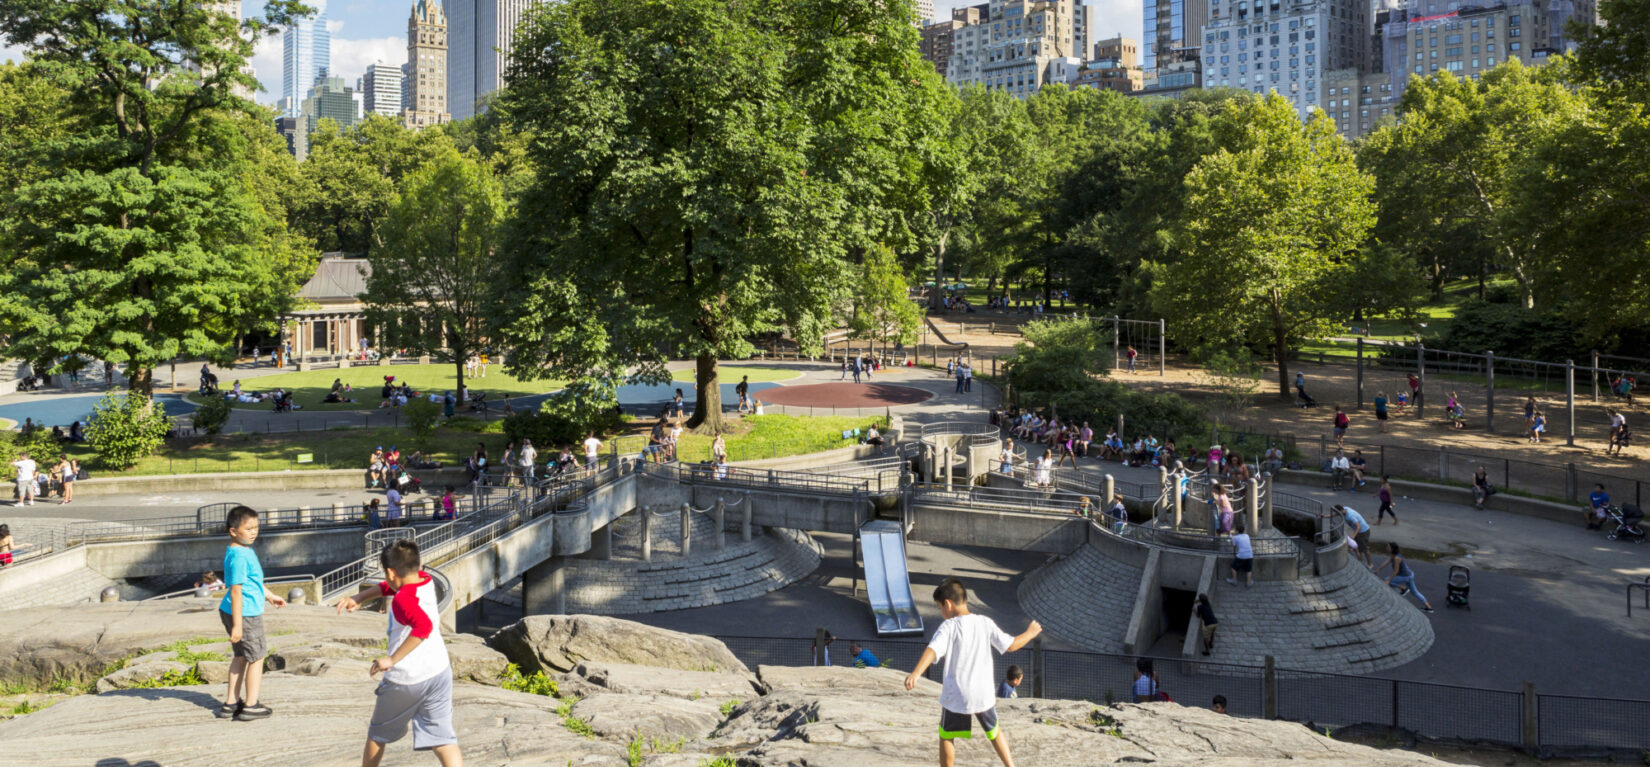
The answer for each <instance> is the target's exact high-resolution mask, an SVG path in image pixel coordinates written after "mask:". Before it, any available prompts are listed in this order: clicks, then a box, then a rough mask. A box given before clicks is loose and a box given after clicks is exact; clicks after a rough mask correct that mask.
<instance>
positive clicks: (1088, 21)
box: [1071, 0, 1100, 59]
mask: <svg viewBox="0 0 1650 767" xmlns="http://www.w3.org/2000/svg"><path fill="white" fill-rule="evenodd" d="M1071 39H1072V45H1073V46H1075V47H1074V48H1073V49H1072V50H1074V51H1076V53H1073V54H1072V55H1073V56H1077V57H1079V58H1082V59H1087V58H1088V56H1089V50H1090V48H1091V47H1092V46H1093V45H1094V41H1096V40H1098V39H1100V10H1099V8H1097V7H1091V6H1088V5H1084V4H1083V3H1082V2H1081V1H1080V0H1078V2H1077V7H1076V8H1074V9H1073V13H1072V16H1071Z"/></svg>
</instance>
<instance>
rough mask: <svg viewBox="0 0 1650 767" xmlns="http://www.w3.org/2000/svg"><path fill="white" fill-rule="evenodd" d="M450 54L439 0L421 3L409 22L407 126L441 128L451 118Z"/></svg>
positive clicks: (404, 102)
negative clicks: (449, 110) (448, 92)
mask: <svg viewBox="0 0 1650 767" xmlns="http://www.w3.org/2000/svg"><path fill="white" fill-rule="evenodd" d="M464 1H465V0H460V2H464ZM447 54H448V51H447V14H446V13H444V12H442V10H441V6H440V5H438V4H436V0H418V3H417V4H416V5H414V6H413V9H412V16H411V17H409V18H408V19H407V63H406V64H404V65H402V73H403V75H404V76H405V79H404V80H403V82H404V85H403V86H402V92H403V97H402V100H401V121H402V124H404V125H406V126H407V127H409V128H415V129H416V128H422V127H424V126H426V125H440V124H442V123H444V122H447V121H448V120H450V119H451V115H449V114H448V113H447V87H448V82H449V80H448V73H447V63H448V61H449V58H448V55H447Z"/></svg>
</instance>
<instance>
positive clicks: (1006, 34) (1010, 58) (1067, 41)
mask: <svg viewBox="0 0 1650 767" xmlns="http://www.w3.org/2000/svg"><path fill="white" fill-rule="evenodd" d="M1178 1H1179V0H1176V2H1178ZM987 6H988V10H989V13H990V17H989V18H988V19H982V20H981V21H980V23H978V24H972V25H969V26H965V27H962V28H960V29H957V30H956V31H955V32H954V33H953V35H952V43H951V62H950V64H948V65H947V66H946V68H945V78H946V80H948V81H950V82H951V83H952V84H954V85H967V84H969V83H979V84H980V85H983V86H985V87H986V88H990V89H993V90H1002V91H1007V92H1008V93H1009V94H1011V95H1013V96H1016V97H1019V98H1024V97H1026V96H1030V95H1031V94H1033V93H1035V92H1036V91H1037V89H1038V88H1041V87H1043V84H1044V83H1046V82H1050V81H1058V82H1064V79H1063V78H1064V75H1063V74H1061V75H1058V76H1056V75H1055V74H1051V71H1050V67H1051V66H1053V65H1054V64H1055V62H1056V61H1058V62H1059V64H1058V68H1059V69H1060V70H1061V71H1062V72H1064V71H1066V70H1067V69H1074V68H1075V67H1076V66H1077V65H1078V64H1080V63H1081V62H1082V59H1083V57H1084V56H1085V55H1086V54H1084V53H1083V52H1080V51H1078V50H1077V43H1076V39H1075V37H1074V33H1075V31H1076V29H1077V26H1076V22H1075V17H1076V7H1075V5H1074V4H1073V2H1072V0H991V2H990V3H988V4H987Z"/></svg>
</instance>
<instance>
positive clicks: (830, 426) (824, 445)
mask: <svg viewBox="0 0 1650 767" xmlns="http://www.w3.org/2000/svg"><path fill="white" fill-rule="evenodd" d="M873 423H874V424H876V426H877V428H878V429H887V428H888V419H887V418H884V417H882V416H876V417H853V416H800V415H753V416H745V417H744V418H740V419H733V420H730V421H729V422H728V424H729V427H728V428H729V430H728V431H727V432H726V433H725V434H724V435H723V437H722V438H723V440H724V441H725V442H726V443H727V446H728V460H730V461H753V460H757V459H761V458H779V457H783V456H788V455H803V454H806V453H817V452H820V451H823V450H833V449H835V448H839V447H847V446H849V445H853V444H856V442H857V440H856V439H843V438H842V432H844V431H849V430H852V429H859V430H860V432H861V433H862V434H863V433H864V431H865V430H866V428H868V427H869V426H870V425H871V424H873ZM641 424H642V426H643V428H644V429H645V428H647V427H648V424H649V422H646V421H643V422H641ZM715 441H716V438H715V437H711V436H708V435H704V434H695V433H693V432H691V431H684V432H682V439H681V442H680V444H678V445H677V447H676V452H677V457H678V458H680V459H681V460H682V461H685V462H688V463H694V462H698V461H708V460H710V447H711V444H712V443H713V442H715ZM618 445H619V448H618V449H619V452H621V453H636V452H640V451H641V449H642V448H643V447H645V446H646V445H647V436H646V435H645V434H642V435H631V436H627V437H621V438H619V440H618Z"/></svg>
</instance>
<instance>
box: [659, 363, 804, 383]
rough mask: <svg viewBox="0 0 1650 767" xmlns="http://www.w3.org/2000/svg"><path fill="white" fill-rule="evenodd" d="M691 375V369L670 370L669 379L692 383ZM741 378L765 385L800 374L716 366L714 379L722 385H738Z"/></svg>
mask: <svg viewBox="0 0 1650 767" xmlns="http://www.w3.org/2000/svg"><path fill="white" fill-rule="evenodd" d="M693 374H694V371H693V369H692V368H688V369H686V370H672V371H671V372H670V377H671V380H674V381H682V382H684V383H693V382H694V378H693ZM741 376H750V377H751V383H767V382H769V381H789V380H791V379H793V378H801V377H802V374H801V373H798V372H797V371H795V370H786V369H785V368H761V367H748V366H744V365H718V366H717V368H716V377H717V379H718V380H720V381H721V382H722V383H739V378H740V377H741Z"/></svg>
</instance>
